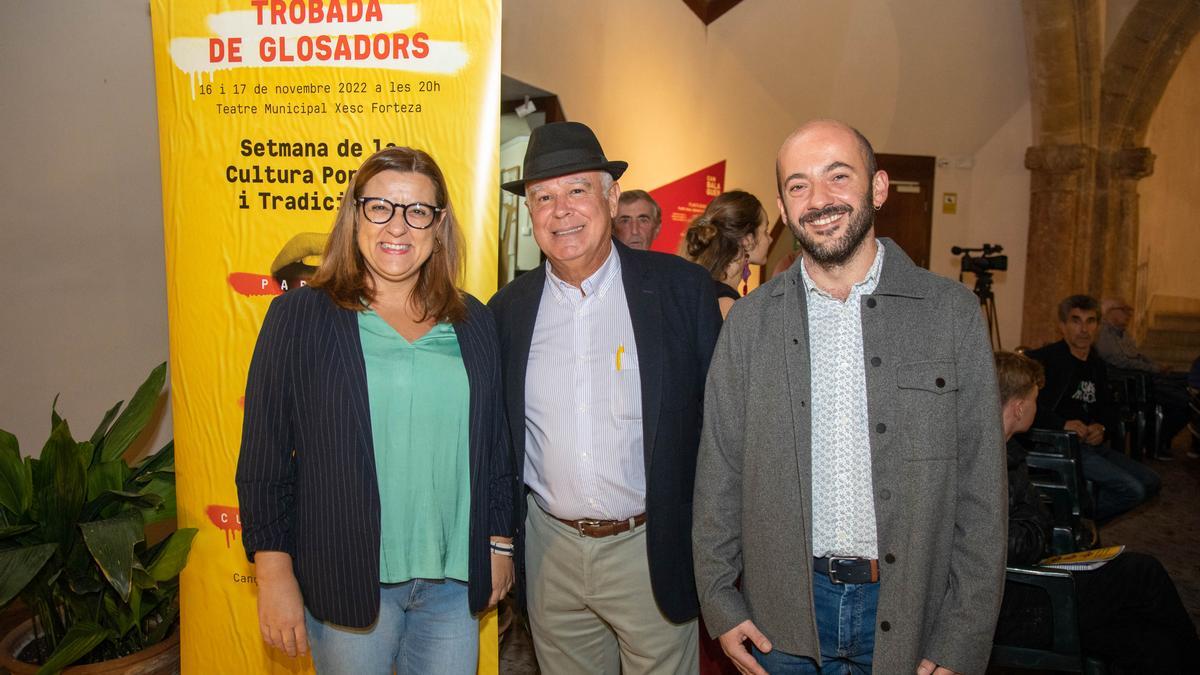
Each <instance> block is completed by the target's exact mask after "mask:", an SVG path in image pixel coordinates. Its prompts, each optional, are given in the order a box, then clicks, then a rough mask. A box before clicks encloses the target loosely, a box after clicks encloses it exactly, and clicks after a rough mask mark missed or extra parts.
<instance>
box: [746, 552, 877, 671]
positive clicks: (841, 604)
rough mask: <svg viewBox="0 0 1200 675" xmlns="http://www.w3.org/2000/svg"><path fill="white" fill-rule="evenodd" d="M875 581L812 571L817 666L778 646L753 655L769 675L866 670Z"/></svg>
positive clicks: (870, 648) (868, 667) (872, 634)
mask: <svg viewBox="0 0 1200 675" xmlns="http://www.w3.org/2000/svg"><path fill="white" fill-rule="evenodd" d="M878 608H879V584H877V583H875V584H835V583H833V582H832V581H830V580H829V576H828V575H826V574H823V573H819V572H814V573H813V612H814V614H816V617H817V634H818V635H819V636H820V639H821V666H820V667H817V662H816V659H813V658H811V657H808V656H798V655H795V654H787V653H785V652H781V651H779V650H778V649H773V650H771V652H770V653H767V654H764V653H762V652H760V651H758V649H757V648H755V649H754V658H756V659H758V663H759V665H761V666H762V667H763V668H765V669H766V671H767V672H768V673H770V674H771V675H792V674H793V673H795V674H797V675H798V674H800V673H804V674H805V675H809V674H816V673H821V674H823V675H834V674H837V675H844V674H845V673H855V674H857V673H870V672H871V662H872V657H873V655H874V652H875V610H876V609H878Z"/></svg>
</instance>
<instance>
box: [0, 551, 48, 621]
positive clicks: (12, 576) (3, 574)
mask: <svg viewBox="0 0 1200 675" xmlns="http://www.w3.org/2000/svg"><path fill="white" fill-rule="evenodd" d="M57 548H58V544H37V545H34V546H25V547H23V548H10V549H8V550H5V551H0V607H3V606H5V605H7V604H8V601H9V600H12V599H13V598H14V597H15V596H16V595H17V594H18V593H20V592H21V591H23V590H25V585H26V584H28V583H29V580H30V579H33V578H34V577H35V576H37V573H38V572H40V571H41V570H42V567H43V566H44V565H45V564H46V561H47V560H49V559H50V556H52V555H54V551H55V550H56V549H57Z"/></svg>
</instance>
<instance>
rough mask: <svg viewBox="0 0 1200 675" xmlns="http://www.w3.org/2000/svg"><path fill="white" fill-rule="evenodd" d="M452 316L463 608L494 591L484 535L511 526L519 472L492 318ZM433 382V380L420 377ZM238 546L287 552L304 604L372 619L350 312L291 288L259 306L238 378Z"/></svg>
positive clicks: (368, 519)
mask: <svg viewBox="0 0 1200 675" xmlns="http://www.w3.org/2000/svg"><path fill="white" fill-rule="evenodd" d="M466 304H467V316H466V318H465V319H464V320H463V321H461V322H459V323H457V324H455V326H454V328H455V332H456V333H457V335H458V344H459V347H460V348H461V350H462V357H463V365H464V366H465V367H466V371H467V381H468V383H469V386H470V397H469V398H470V404H469V406H470V423H469V437H470V467H471V468H470V470H471V516H470V552H469V554H468V598H469V603H470V606H471V611H473V612H478V611H480V610H482V609H484V608H485V607H486V606H487V601H488V597H489V596H490V595H491V590H492V582H491V552H490V550H489V548H488V537H489V536H490V535H503V536H511V535H512V534H513V523H514V512H513V501H514V499H513V498H514V496H515V494H516V490H517V487H516V483H515V480H516V476H515V473H514V471H513V463H512V452H511V448H510V446H509V442H508V436H507V432H506V429H505V424H506V423H505V420H504V407H503V404H502V398H501V395H500V353H499V345H498V343H497V340H496V327H495V322H494V321H493V319H492V316H491V313H490V312H489V311H488V309H487V308H486V307H484V306H483V304H481V303H480V302H479V301H478V300H476V299H475V298H473V297H471V296H469V295H468V296H466ZM430 384H431V386H436V383H430ZM237 487H238V500H239V501H240V503H241V519H242V533H243V536H242V542H243V545H244V546H245V548H246V555H247V557H249V558H250V560H251V561H253V560H254V554H255V552H256V551H284V552H286V553H289V554H291V556H292V565H293V569H294V571H295V574H296V579H297V581H299V583H300V591H301V593H302V594H303V596H304V605H305V607H307V608H308V610H309V611H310V612H312V614H313V616H315V617H317V618H318V619H321V620H323V621H330V622H332V623H335V624H339V625H343V626H352V627H365V626H369V625H370V624H372V623H373V622H374V621H375V619H376V617H377V616H378V614H379V539H380V533H379V527H380V525H379V483H378V480H377V478H376V475H375V451H374V445H373V442H372V439H371V411H370V406H369V403H368V398H367V373H366V365H365V362H364V360H363V354H362V343H361V342H360V340H359V332H358V319H357V312H354V311H352V310H348V309H344V308H342V307H339V306H338V305H336V304H335V303H334V302H333V300H332V299H331V298H330V297H329V295H328V294H327V293H325V292H324V291H321V290H318V289H314V288H311V287H304V288H297V289H294V290H291V291H288V292H287V293H285V294H283V295H282V296H280V297H278V298H276V299H275V300H274V301H272V303H271V307H270V309H268V310H267V316H266V319H265V320H264V321H263V325H262V330H261V331H260V332H259V335H258V343H257V344H256V345H255V347H254V359H253V361H251V363H250V374H249V378H248V381H247V383H246V408H245V420H244V422H243V427H242V449H241V455H240V456H239V457H238V467H237Z"/></svg>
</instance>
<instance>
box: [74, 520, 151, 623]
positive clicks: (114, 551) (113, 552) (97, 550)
mask: <svg viewBox="0 0 1200 675" xmlns="http://www.w3.org/2000/svg"><path fill="white" fill-rule="evenodd" d="M79 529H81V530H83V540H84V542H86V543H87V547H88V551H91V553H92V558H93V559H94V560H95V561H96V564H97V565H99V566H100V571H102V572H104V576H105V578H107V579H108V583H109V584H111V585H112V587H113V589H114V590H116V592H117V595H119V596H121V600H122V601H123V602H128V600H129V590H130V587H131V585H132V580H133V561H134V556H133V547H134V546H136V545H137V543H138V542H139V541H142V540H143V539H144V538H145V534H144V533H143V527H142V517H141V514H139V513H137V512H128V513H123V514H121V515H120V516H117V517H116V518H108V519H106V520H97V521H95V522H91V523H80V525H79Z"/></svg>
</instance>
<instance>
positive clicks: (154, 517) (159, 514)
mask: <svg viewBox="0 0 1200 675" xmlns="http://www.w3.org/2000/svg"><path fill="white" fill-rule="evenodd" d="M138 492H140V493H141V494H143V495H146V496H150V495H156V496H158V497H159V498H160V499H161V500H162V501H161V502H160V503H159V504H158V505H156V506H155V507H154V508H150V509H142V518H143V519H145V522H146V524H147V525H149V524H151V523H159V522H162V521H164V520H170V519H172V518H174V517H175V515H176V510H175V506H176V504H175V475H174V474H169V473H157V474H154V478H152V479H151V480H150V482H148V483H146V485H145V487H143V488H141V489H140V490H138Z"/></svg>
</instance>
